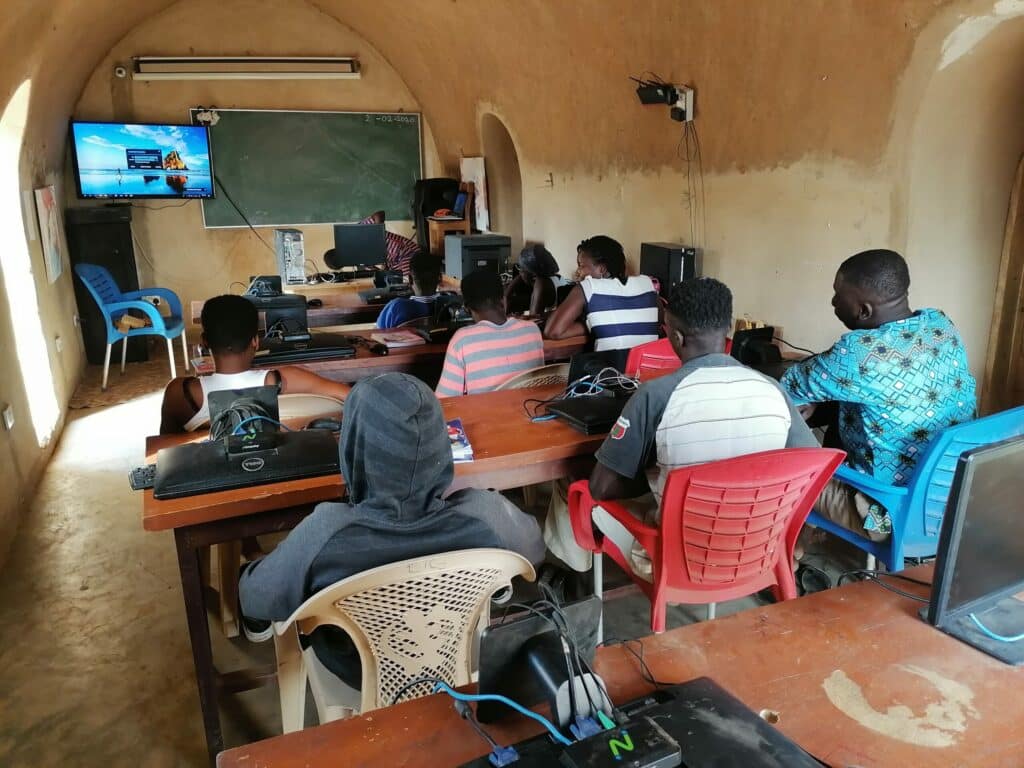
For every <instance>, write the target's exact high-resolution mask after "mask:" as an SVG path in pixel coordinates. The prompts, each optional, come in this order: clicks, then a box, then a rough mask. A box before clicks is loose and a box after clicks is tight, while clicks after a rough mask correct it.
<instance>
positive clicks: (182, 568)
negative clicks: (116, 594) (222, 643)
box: [174, 528, 224, 765]
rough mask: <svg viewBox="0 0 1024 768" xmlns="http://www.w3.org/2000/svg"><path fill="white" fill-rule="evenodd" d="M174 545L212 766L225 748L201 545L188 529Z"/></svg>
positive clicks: (180, 532) (181, 530)
mask: <svg viewBox="0 0 1024 768" xmlns="http://www.w3.org/2000/svg"><path fill="white" fill-rule="evenodd" d="M174 544H175V546H176V547H177V550H178V570H179V572H180V574H181V592H182V595H183V597H184V599H185V600H184V602H185V617H186V619H187V620H188V635H189V640H190V641H191V643H192V662H193V663H194V664H195V668H196V683H197V685H198V686H199V706H200V707H201V708H202V711H203V730H205V731H206V749H207V752H208V753H209V755H210V763H211V765H212V764H213V763H214V761H215V760H216V759H217V753H218V752H220V751H221V750H222V749H224V737H223V734H222V733H221V729H220V711H219V709H218V690H217V671H216V669H215V668H214V666H213V649H212V648H211V646H210V625H209V622H208V620H207V616H206V602H205V600H204V599H203V581H202V576H201V573H200V571H201V563H200V560H201V557H202V555H201V553H200V549H201V547H200V546H197V545H196V544H195V543H194V542H193V540H192V538H191V536H189V531H188V529H187V528H178V529H177V530H175V532H174Z"/></svg>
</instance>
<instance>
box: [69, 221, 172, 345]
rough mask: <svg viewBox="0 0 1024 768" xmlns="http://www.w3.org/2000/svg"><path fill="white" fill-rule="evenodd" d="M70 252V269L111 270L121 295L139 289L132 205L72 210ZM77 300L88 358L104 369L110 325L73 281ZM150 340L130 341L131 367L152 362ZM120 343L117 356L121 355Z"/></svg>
mask: <svg viewBox="0 0 1024 768" xmlns="http://www.w3.org/2000/svg"><path fill="white" fill-rule="evenodd" d="M65 221H66V222H67V236H68V252H69V256H70V257H71V265H72V266H74V265H76V264H96V265H98V266H101V267H105V268H106V269H107V270H109V272H110V275H111V277H113V278H114V282H115V283H117V287H118V288H120V289H121V290H122V291H137V290H138V289H139V274H138V272H137V270H136V267H135V249H134V248H133V247H132V209H131V206H129V205H104V206H95V207H88V208H84V207H83V208H69V209H68V210H67V212H66V216H65ZM74 285H75V300H76V301H77V302H78V316H79V318H81V321H82V341H83V342H84V343H85V357H86V359H87V360H88V361H89V363H90V364H92V365H102V364H103V358H104V356H105V354H106V351H107V323H106V320H104V318H103V313H102V312H100V308H99V307H97V306H96V302H95V301H94V300H93V298H92V294H90V293H89V289H88V288H86V287H85V285H84V284H83V283H82V281H81V280H80V279H79V278H78V277H77V276H76V277H75V278H74ZM149 338H152V337H149V336H133V337H132V338H130V339H128V350H127V358H126V359H127V360H128V361H129V362H132V363H138V362H142V361H144V360H148V359H149V352H148V350H147V347H146V341H147V339H149ZM120 344H121V342H118V346H117V349H115V350H114V354H115V355H117V354H120V351H121V348H120Z"/></svg>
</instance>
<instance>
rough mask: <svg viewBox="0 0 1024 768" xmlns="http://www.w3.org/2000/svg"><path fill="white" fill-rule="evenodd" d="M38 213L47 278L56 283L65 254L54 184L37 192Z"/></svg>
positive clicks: (61, 269)
mask: <svg viewBox="0 0 1024 768" xmlns="http://www.w3.org/2000/svg"><path fill="white" fill-rule="evenodd" d="M36 212H37V213H38V214H39V235H40V237H41V238H42V241H43V261H44V262H45V263H46V276H47V278H49V280H50V282H51V283H54V282H56V281H57V278H58V277H60V276H61V273H62V272H63V271H64V253H63V248H62V247H61V236H60V232H61V226H60V206H59V205H58V204H57V193H56V191H55V190H54V188H53V185H52V184H51V185H50V186H48V187H43V188H42V189H37V190H36Z"/></svg>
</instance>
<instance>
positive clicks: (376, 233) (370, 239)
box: [327, 224, 387, 269]
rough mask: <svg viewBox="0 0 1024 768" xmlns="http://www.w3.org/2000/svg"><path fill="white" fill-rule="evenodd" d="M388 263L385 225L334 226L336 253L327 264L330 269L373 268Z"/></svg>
mask: <svg viewBox="0 0 1024 768" xmlns="http://www.w3.org/2000/svg"><path fill="white" fill-rule="evenodd" d="M328 253H331V252H330V251H328ZM386 261H387V246H386V243H385V239H384V225H383V224H335V225H334V252H333V253H332V254H331V257H330V259H329V263H328V264H327V266H328V267H329V268H330V269H342V268H343V267H372V266H376V265H378V264H384V263H385V262H386Z"/></svg>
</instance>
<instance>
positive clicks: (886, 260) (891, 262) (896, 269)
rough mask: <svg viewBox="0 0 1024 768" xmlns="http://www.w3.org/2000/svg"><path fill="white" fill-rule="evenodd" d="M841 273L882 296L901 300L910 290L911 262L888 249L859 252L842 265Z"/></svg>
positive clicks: (877, 296)
mask: <svg viewBox="0 0 1024 768" xmlns="http://www.w3.org/2000/svg"><path fill="white" fill-rule="evenodd" d="M839 274H840V275H842V278H843V280H844V281H845V282H848V283H850V284H851V285H856V286H857V287H858V288H861V289H863V290H865V291H868V292H869V293H871V294H872V295H873V296H874V297H875V298H878V299H898V298H901V297H902V296H905V295H906V294H907V292H908V291H909V290H910V270H908V269H907V262H906V261H904V259H903V257H902V256H900V255H899V254H898V253H896V251H890V250H888V249H886V248H875V249H872V250H870V251H861V252H860V253H855V254H854V255H853V256H851V257H850V258H848V259H847V260H846V261H844V262H843V263H842V264H840V265H839Z"/></svg>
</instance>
